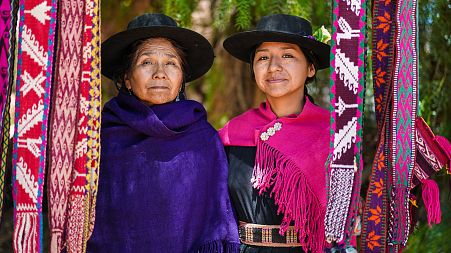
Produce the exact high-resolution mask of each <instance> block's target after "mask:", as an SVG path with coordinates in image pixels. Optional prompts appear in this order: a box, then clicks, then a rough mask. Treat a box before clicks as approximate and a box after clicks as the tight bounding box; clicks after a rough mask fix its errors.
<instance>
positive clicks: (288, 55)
mask: <svg viewBox="0 0 451 253" xmlns="http://www.w3.org/2000/svg"><path fill="white" fill-rule="evenodd" d="M282 58H294V56H293V55H291V54H284V55H282Z"/></svg>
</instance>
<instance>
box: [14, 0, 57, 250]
mask: <svg viewBox="0 0 451 253" xmlns="http://www.w3.org/2000/svg"><path fill="white" fill-rule="evenodd" d="M19 6H20V11H19V16H20V20H19V34H18V35H19V42H18V45H19V48H18V61H17V63H18V66H17V84H16V108H15V120H14V121H15V124H14V125H15V128H14V147H13V157H12V159H13V175H12V181H13V200H14V234H13V247H14V251H15V252H42V234H43V217H42V198H43V195H44V194H43V186H44V175H45V162H46V159H45V158H46V155H45V154H46V143H47V130H48V129H47V126H48V124H47V122H48V113H49V105H50V90H51V89H50V88H51V81H52V63H53V49H54V36H55V23H56V11H57V6H56V1H54V0H53V1H51V0H28V1H24V0H21V1H20V4H19Z"/></svg>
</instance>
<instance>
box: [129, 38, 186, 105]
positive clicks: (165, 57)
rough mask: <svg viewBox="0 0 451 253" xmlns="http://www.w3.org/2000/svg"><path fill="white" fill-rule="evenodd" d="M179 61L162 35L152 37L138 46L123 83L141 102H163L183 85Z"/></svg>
mask: <svg viewBox="0 0 451 253" xmlns="http://www.w3.org/2000/svg"><path fill="white" fill-rule="evenodd" d="M182 81H183V69H182V60H181V58H180V55H179V54H178V53H177V50H176V49H175V47H174V46H173V45H172V44H171V42H169V41H168V40H166V39H164V38H152V39H148V40H146V41H144V42H143V44H142V45H140V46H139V47H138V48H137V51H136V53H135V58H134V60H133V63H132V67H131V70H130V73H129V74H127V75H126V76H125V86H126V87H127V89H129V90H131V91H132V92H133V94H135V96H137V97H138V98H139V99H140V100H141V101H143V102H145V103H147V104H149V105H154V104H164V103H168V102H171V101H173V100H174V99H175V98H176V97H177V95H178V93H179V91H180V88H181V86H182Z"/></svg>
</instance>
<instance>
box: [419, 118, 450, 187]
mask: <svg viewBox="0 0 451 253" xmlns="http://www.w3.org/2000/svg"><path fill="white" fill-rule="evenodd" d="M415 126H416V129H415V134H416V147H417V148H416V152H417V153H416V157H415V168H414V170H413V176H412V184H411V188H414V187H415V186H417V185H419V184H420V183H421V181H423V180H425V179H428V178H429V177H430V176H432V175H433V174H435V173H437V172H439V171H440V170H441V169H442V168H444V167H446V166H448V164H449V162H450V157H449V155H448V153H449V151H448V152H447V151H446V147H444V146H442V145H441V143H440V142H439V141H438V138H443V139H444V137H441V136H435V135H434V133H433V132H432V130H431V128H429V126H428V125H427V124H426V122H425V121H424V119H423V118H421V117H417V118H416V121H415Z"/></svg>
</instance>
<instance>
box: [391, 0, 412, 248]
mask: <svg viewBox="0 0 451 253" xmlns="http://www.w3.org/2000/svg"><path fill="white" fill-rule="evenodd" d="M416 7H417V2H416V0H405V1H399V2H398V3H397V8H396V9H397V13H396V22H395V23H396V33H395V35H396V54H395V55H396V61H395V70H394V76H393V110H392V114H391V124H392V125H391V131H392V136H391V138H392V139H391V141H392V148H391V154H390V155H391V157H392V161H393V168H392V171H391V175H390V178H391V183H392V192H391V196H392V197H393V199H392V201H390V218H391V219H392V222H391V223H390V224H389V230H388V244H389V245H402V246H404V245H405V244H406V243H407V239H408V236H409V231H410V211H409V195H410V184H411V180H412V172H413V168H414V166H415V152H416V148H415V119H416V113H417V88H418V68H417V65H418V63H417V60H418V59H417V41H416V39H417V29H416V24H417V23H416V22H417V21H416V18H417V8H416ZM395 248H398V246H395Z"/></svg>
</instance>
